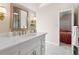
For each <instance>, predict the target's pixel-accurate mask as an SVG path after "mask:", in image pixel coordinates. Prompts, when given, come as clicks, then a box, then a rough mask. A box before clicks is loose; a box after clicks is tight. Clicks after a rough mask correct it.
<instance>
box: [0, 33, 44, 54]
mask: <svg viewBox="0 0 79 59" xmlns="http://www.w3.org/2000/svg"><path fill="white" fill-rule="evenodd" d="M7 40H9V39H7ZM18 40H19V41H18ZM5 43H6V44H2V45H3V46H2V48H1V47H0V48H1V50H0V55H43V54H45V33H44V34H43V33H40V34H38V33H37V34H36V35H33V36H29V37H27V36H25V37H23V38H22V37H19V38H17V39H15V41H12V43H9V42H5ZM0 44H1V43H0ZM10 44H11V45H10ZM0 46H1V45H0Z"/></svg>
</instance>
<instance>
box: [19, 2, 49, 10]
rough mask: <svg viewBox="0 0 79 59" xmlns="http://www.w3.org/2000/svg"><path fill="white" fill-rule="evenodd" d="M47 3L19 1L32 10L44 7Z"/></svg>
mask: <svg viewBox="0 0 79 59" xmlns="http://www.w3.org/2000/svg"><path fill="white" fill-rule="evenodd" d="M48 4H49V3H20V5H22V6H24V7H26V8H29V9H31V10H33V11H36V10H37V9H39V8H41V7H44V6H46V5H48Z"/></svg>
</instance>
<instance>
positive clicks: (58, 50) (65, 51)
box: [45, 42, 72, 55]
mask: <svg viewBox="0 0 79 59" xmlns="http://www.w3.org/2000/svg"><path fill="white" fill-rule="evenodd" d="M45 54H46V55H72V50H71V45H66V44H61V45H60V46H55V45H53V44H49V43H47V42H46V52H45Z"/></svg>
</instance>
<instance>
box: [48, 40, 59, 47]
mask: <svg viewBox="0 0 79 59" xmlns="http://www.w3.org/2000/svg"><path fill="white" fill-rule="evenodd" d="M46 42H47V43H49V44H52V45H56V46H59V44H56V43H54V42H50V41H46Z"/></svg>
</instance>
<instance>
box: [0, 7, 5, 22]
mask: <svg viewBox="0 0 79 59" xmlns="http://www.w3.org/2000/svg"><path fill="white" fill-rule="evenodd" d="M5 13H6V9H5V8H4V7H1V6H0V20H4V18H5Z"/></svg>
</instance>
